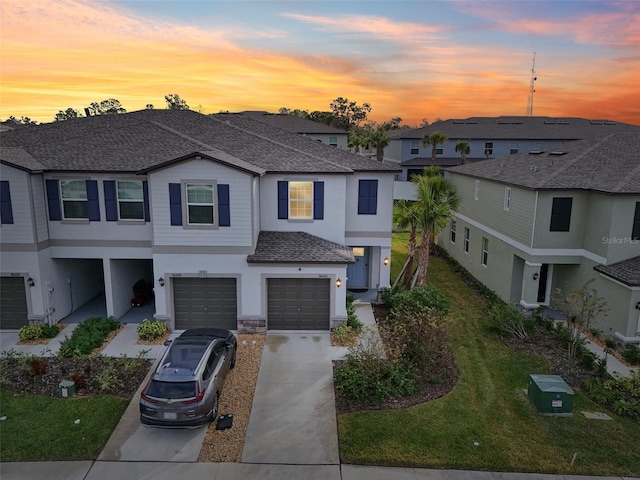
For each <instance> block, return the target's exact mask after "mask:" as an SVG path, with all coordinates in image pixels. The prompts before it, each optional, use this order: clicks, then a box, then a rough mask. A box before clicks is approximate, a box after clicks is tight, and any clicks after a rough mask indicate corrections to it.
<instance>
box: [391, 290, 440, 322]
mask: <svg viewBox="0 0 640 480" xmlns="http://www.w3.org/2000/svg"><path fill="white" fill-rule="evenodd" d="M388 302H389V304H390V308H389V313H390V314H391V316H392V317H393V316H396V315H409V314H412V313H419V312H421V311H422V310H424V309H425V308H429V309H433V310H438V311H439V312H442V313H444V314H447V313H449V309H450V308H451V303H450V302H449V300H448V299H447V297H445V296H444V295H443V294H442V293H440V291H439V290H438V289H437V288H434V287H429V286H423V287H415V288H412V289H411V290H407V291H401V292H397V293H395V294H393V295H392V296H391V298H389V299H388Z"/></svg>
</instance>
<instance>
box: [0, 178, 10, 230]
mask: <svg viewBox="0 0 640 480" xmlns="http://www.w3.org/2000/svg"><path fill="white" fill-rule="evenodd" d="M0 224H1V225H11V224H13V205H12V204H11V185H10V183H9V180H0Z"/></svg>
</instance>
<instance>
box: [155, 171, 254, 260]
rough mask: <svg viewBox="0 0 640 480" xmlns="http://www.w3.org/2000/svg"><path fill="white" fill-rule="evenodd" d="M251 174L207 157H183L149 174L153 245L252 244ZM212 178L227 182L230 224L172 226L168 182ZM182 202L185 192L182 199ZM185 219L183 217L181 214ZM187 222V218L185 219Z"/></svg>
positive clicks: (210, 245)
mask: <svg viewBox="0 0 640 480" xmlns="http://www.w3.org/2000/svg"><path fill="white" fill-rule="evenodd" d="M251 179H252V177H251V175H249V174H247V173H243V172H241V171H239V170H235V169H232V168H229V167H226V166H223V165H220V164H217V163H215V162H212V161H208V160H192V161H185V162H182V163H180V164H178V165H175V166H173V167H170V168H165V169H162V170H159V171H157V172H152V173H151V174H150V175H149V191H150V192H149V195H150V197H151V208H152V213H151V218H152V219H153V242H154V245H170V246H203V247H219V246H230V247H241V246H251V245H252V243H253V242H252V213H251V210H252V209H251V206H252V205H251V198H252V181H251ZM185 180H211V181H213V182H217V183H218V184H228V185H229V200H230V204H231V226H230V227H220V228H212V229H199V228H196V229H192V228H185V227H184V226H172V225H171V218H170V211H169V183H181V182H182V181H185ZM182 201H183V203H184V195H183V199H182ZM183 220H184V218H183ZM185 223H186V222H185Z"/></svg>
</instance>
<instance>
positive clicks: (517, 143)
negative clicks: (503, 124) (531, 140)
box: [509, 142, 520, 155]
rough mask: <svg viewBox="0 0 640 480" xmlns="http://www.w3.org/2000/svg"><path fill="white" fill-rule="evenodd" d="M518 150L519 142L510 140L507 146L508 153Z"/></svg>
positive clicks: (511, 153) (514, 152)
mask: <svg viewBox="0 0 640 480" xmlns="http://www.w3.org/2000/svg"><path fill="white" fill-rule="evenodd" d="M519 151H520V142H511V145H510V147H509V155H513V154H516V153H518V152H519Z"/></svg>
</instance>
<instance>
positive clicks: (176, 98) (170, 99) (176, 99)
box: [164, 93, 189, 110]
mask: <svg viewBox="0 0 640 480" xmlns="http://www.w3.org/2000/svg"><path fill="white" fill-rule="evenodd" d="M164 99H165V101H166V102H167V110H189V105H187V102H186V101H185V100H183V99H182V98H180V95H178V94H177V93H170V94H168V95H165V96H164Z"/></svg>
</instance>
